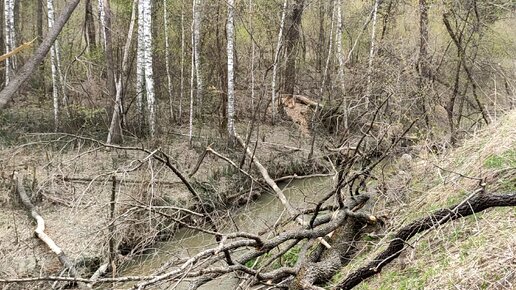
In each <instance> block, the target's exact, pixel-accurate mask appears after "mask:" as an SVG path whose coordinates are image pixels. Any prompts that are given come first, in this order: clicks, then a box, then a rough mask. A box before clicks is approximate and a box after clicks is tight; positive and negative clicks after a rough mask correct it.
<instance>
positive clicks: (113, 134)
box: [106, 0, 138, 144]
mask: <svg viewBox="0 0 516 290" xmlns="http://www.w3.org/2000/svg"><path fill="white" fill-rule="evenodd" d="M137 7H138V0H133V8H132V12H131V22H130V24H129V31H128V32H127V38H126V42H125V46H124V55H123V57H122V71H121V73H120V75H119V76H118V79H117V82H116V97H115V106H114V108H113V117H112V119H111V125H110V127H109V132H108V137H107V141H106V143H108V144H111V143H121V142H123V134H122V118H121V117H122V114H123V108H122V95H123V92H122V82H123V80H124V79H125V77H126V75H127V70H128V65H127V63H128V60H129V50H130V48H131V42H132V39H133V32H134V22H135V20H136V8H137Z"/></svg>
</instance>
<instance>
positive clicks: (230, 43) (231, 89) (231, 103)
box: [226, 0, 235, 145]
mask: <svg viewBox="0 0 516 290" xmlns="http://www.w3.org/2000/svg"><path fill="white" fill-rule="evenodd" d="M234 5H235V1H234V0H228V21H227V26H226V32H227V54H228V140H229V143H230V144H231V145H233V143H234V136H235V120H234V116H235V80H234V75H235V72H234V69H235V67H234V62H233V58H234V56H233V53H234V41H235V31H234V29H235V26H234V9H235V7H234Z"/></svg>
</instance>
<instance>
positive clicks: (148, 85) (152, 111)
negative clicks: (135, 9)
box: [143, 0, 156, 138]
mask: <svg viewBox="0 0 516 290" xmlns="http://www.w3.org/2000/svg"><path fill="white" fill-rule="evenodd" d="M151 5H152V1H151V0H145V1H144V9H143V12H144V13H143V23H144V27H143V28H144V29H143V30H144V59H145V61H144V67H145V94H146V97H147V108H148V110H149V113H148V114H149V115H148V119H149V133H150V136H151V138H154V136H155V134H156V105H155V99H154V76H153V70H152V9H151V8H152V7H151Z"/></svg>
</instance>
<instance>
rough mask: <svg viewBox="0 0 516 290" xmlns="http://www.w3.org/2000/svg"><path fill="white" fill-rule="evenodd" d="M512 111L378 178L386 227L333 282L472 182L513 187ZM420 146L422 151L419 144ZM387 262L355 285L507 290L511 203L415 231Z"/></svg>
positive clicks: (514, 271)
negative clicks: (443, 149) (381, 184)
mask: <svg viewBox="0 0 516 290" xmlns="http://www.w3.org/2000/svg"><path fill="white" fill-rule="evenodd" d="M515 124H516V111H512V112H510V113H508V114H507V116H505V117H504V118H502V119H501V120H500V121H498V122H496V123H493V124H492V125H491V126H489V127H487V128H486V129H484V130H482V131H481V132H478V133H477V134H474V135H472V136H470V138H468V139H467V140H466V141H465V142H464V144H463V145H462V146H461V147H459V148H456V149H452V150H449V151H447V152H444V153H441V154H440V155H434V154H427V153H420V156H418V157H416V158H414V160H413V162H410V163H409V164H407V163H403V162H399V163H398V166H397V168H396V171H395V174H392V175H391V176H390V177H388V178H387V179H386V182H385V188H386V190H385V192H384V193H385V194H386V198H385V200H384V201H383V202H382V204H381V205H379V207H380V208H385V212H384V213H386V215H387V216H389V217H390V220H389V221H388V224H389V225H388V230H387V233H386V235H385V237H384V238H382V240H381V241H380V242H379V243H378V242H374V243H372V245H369V246H368V247H366V250H365V251H364V253H362V254H361V255H360V256H359V257H358V259H357V260H356V261H355V262H354V263H352V264H350V265H349V266H348V267H346V268H345V269H343V270H342V271H341V273H340V274H339V277H338V279H335V280H341V279H343V278H344V277H346V276H347V275H348V274H350V273H352V272H353V271H354V270H356V269H357V268H358V267H361V266H363V265H365V264H366V263H367V262H368V261H369V260H370V259H371V257H374V256H375V254H376V253H378V252H380V251H382V250H384V249H385V247H386V245H387V244H388V243H389V242H390V237H391V236H392V234H394V233H395V232H396V231H397V230H398V229H400V228H401V227H403V226H404V225H406V224H408V223H410V222H412V221H413V220H416V219H418V218H421V217H424V216H426V215H428V214H430V213H432V212H433V211H435V210H436V209H439V208H445V207H449V206H451V205H453V204H457V203H459V202H461V201H462V200H464V199H466V198H467V196H468V195H470V194H471V193H472V192H473V191H475V189H477V188H478V187H479V184H480V180H483V181H484V182H485V184H486V190H487V191H488V192H493V193H499V194H502V193H508V192H513V193H514V192H515V191H516V126H515ZM421 152H428V150H421ZM409 243H410V245H409V246H408V248H407V249H406V250H405V251H404V253H402V255H401V256H400V257H399V258H398V259H396V260H395V261H394V262H393V263H392V264H391V265H389V266H387V267H385V268H384V269H383V271H382V272H381V273H379V274H377V275H376V276H374V277H372V278H370V279H368V280H366V281H364V282H363V283H362V284H360V285H359V286H358V287H357V289H514V288H515V287H516V208H496V209H488V210H486V211H484V212H482V213H480V214H476V215H473V216H469V217H467V218H463V219H459V220H457V221H453V222H450V223H447V224H445V225H444V226H442V227H440V228H437V229H435V230H433V231H430V232H428V233H425V234H420V235H417V236H415V237H414V238H412V239H411V240H410V241H409Z"/></svg>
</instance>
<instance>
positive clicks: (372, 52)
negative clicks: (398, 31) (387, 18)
mask: <svg viewBox="0 0 516 290" xmlns="http://www.w3.org/2000/svg"><path fill="white" fill-rule="evenodd" d="M379 2H380V0H375V1H374V8H373V20H372V21H373V23H372V27H371V46H370V48H369V62H368V65H367V84H366V91H365V96H364V97H365V107H366V109H367V108H369V102H370V98H371V93H372V86H373V83H372V78H373V59H374V56H375V53H376V41H375V39H376V19H377V16H378V6H379V5H380V3H379Z"/></svg>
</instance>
